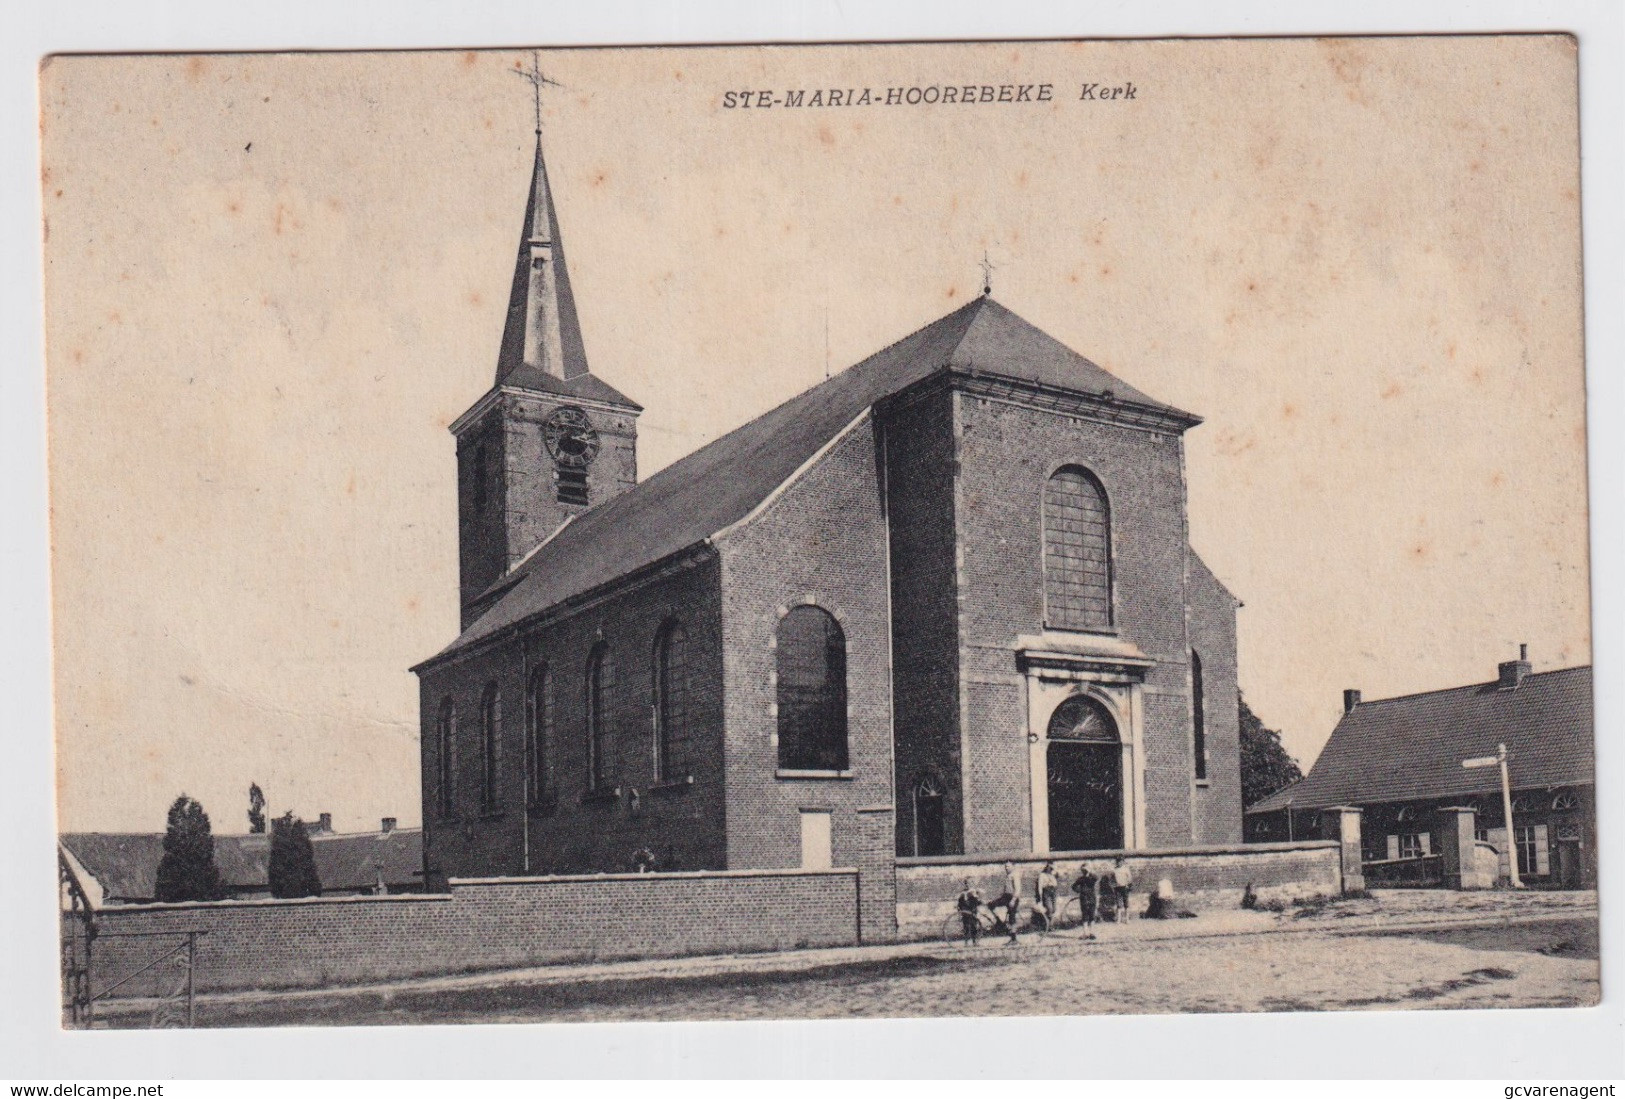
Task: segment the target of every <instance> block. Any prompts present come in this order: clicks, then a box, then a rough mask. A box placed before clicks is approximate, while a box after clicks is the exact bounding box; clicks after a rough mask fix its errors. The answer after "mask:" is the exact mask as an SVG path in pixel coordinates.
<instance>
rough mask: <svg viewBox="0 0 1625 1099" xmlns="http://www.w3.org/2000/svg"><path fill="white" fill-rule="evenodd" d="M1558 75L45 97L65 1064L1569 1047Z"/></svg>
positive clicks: (100, 70) (1478, 51) (594, 78)
mask: <svg viewBox="0 0 1625 1099" xmlns="http://www.w3.org/2000/svg"><path fill="white" fill-rule="evenodd" d="M1577 64H1578V49H1577V43H1576V40H1575V38H1574V37H1572V36H1570V35H1566V34H1558V33H1527V34H1498V35H1465V36H1451V35H1441V36H1431V37H1406V36H1395V37H1324V38H1316V37H1279V38H1268V39H1263V38H1259V39H1241V38H1237V39H1199V38H1191V39H1160V40H1158V39H1146V40H1129V39H1119V40H1068V41H1050V40H1046V41H1030V40H1011V41H1005V42H1001V41H977V42H958V43H946V42H915V43H896V42H893V43H871V44H857V43H849V44H827V45H813V44H801V45H760V46H738V45H717V46H688V47H680V46H663V47H654V46H650V47H636V48H633V47H625V48H549V47H537V48H519V47H512V48H475V49H446V50H433V51H430V50H425V51H401V52H342V51H334V52H298V53H294V52H287V53H282V52H262V53H162V52H157V53H146V54H124V55H118V54H100V55H90V54H71V53H68V54H59V55H55V56H51V57H48V58H46V59H44V60H43V61H42V63H41V65H40V68H39V73H38V80H39V96H40V119H41V122H40V127H41V137H40V141H41V150H42V152H41V164H42V171H41V188H42V191H41V194H42V205H41V212H42V214H43V223H42V225H41V233H42V238H41V239H42V240H43V255H44V274H45V292H44V299H45V312H44V319H43V325H44V331H45V349H46V382H45V393H46V417H47V421H46V422H47V431H46V438H47V446H48V473H49V506H50V538H51V577H50V599H51V634H52V638H51V646H52V649H51V662H50V675H51V678H52V690H53V706H54V745H55V767H56V791H55V795H56V820H57V836H56V851H55V857H56V862H57V867H58V871H59V874H58V877H59V890H58V894H59V895H58V909H59V916H60V944H61V952H60V957H61V962H60V971H61V972H60V976H61V997H60V1005H59V1008H60V1025H61V1026H63V1027H65V1028H69V1029H72V1030H148V1029H152V1028H201V1029H207V1028H243V1027H283V1026H293V1027H314V1026H320V1027H346V1026H358V1027H378V1026H414V1025H430V1024H551V1023H620V1022H634V1021H636V1022H701V1021H714V1020H821V1019H850V1018H854V1017H858V1018H875V1019H898V1018H930V1017H990V1016H1000V1017H1014V1016H1037V1017H1053V1016H1096V1015H1106V1016H1111V1015H1190V1014H1214V1013H1220V1014H1237V1013H1239V1014H1251V1013H1269V1012H1286V1013H1298V1012H1328V1013H1339V1012H1341V1013H1352V1012H1373V1011H1405V1012H1435V1011H1443V1010H1456V1009H1534V1008H1545V1009H1567V1010H1578V1009H1585V1008H1590V1007H1593V1006H1595V1005H1596V1004H1598V1002H1599V1000H1600V998H1601V995H1602V986H1601V981H1600V976H1599V974H1600V968H1599V967H1600V964H1601V961H1600V953H1601V952H1600V949H1599V940H1600V938H1601V936H1600V935H1599V906H1598V893H1597V889H1598V884H1599V869H1598V867H1599V845H1600V844H1601V843H1602V840H1601V837H1600V836H1599V829H1598V823H1597V822H1598V803H1599V788H1598V778H1597V764H1596V757H1595V748H1594V746H1595V742H1596V741H1595V722H1594V717H1593V697H1594V694H1593V690H1594V684H1593V676H1592V667H1591V665H1592V632H1591V630H1592V622H1591V564H1590V549H1589V542H1588V538H1589V527H1588V514H1589V511H1588V498H1587V492H1588V482H1587V420H1586V410H1587V406H1586V361H1585V351H1584V348H1585V343H1584V330H1583V323H1582V322H1583V312H1582V289H1583V280H1582V266H1581V205H1580V168H1581V159H1580V140H1579V137H1580V129H1579V117H1580V112H1579V106H1580V105H1579V100H1578V94H1577ZM1514 85H1515V94H1513V92H1514ZM1610 945H1611V946H1617V941H1614V942H1611V944H1610Z"/></svg>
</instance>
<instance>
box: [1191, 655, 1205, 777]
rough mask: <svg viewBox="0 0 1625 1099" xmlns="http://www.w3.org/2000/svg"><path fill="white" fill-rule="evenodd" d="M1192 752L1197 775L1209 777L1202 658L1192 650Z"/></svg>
mask: <svg viewBox="0 0 1625 1099" xmlns="http://www.w3.org/2000/svg"><path fill="white" fill-rule="evenodd" d="M1191 753H1192V756H1193V757H1194V759H1195V761H1196V777H1197V778H1198V779H1206V778H1207V696H1206V692H1205V691H1204V690H1203V688H1202V658H1201V657H1200V656H1198V655H1197V654H1196V650H1195V649H1192V650H1191Z"/></svg>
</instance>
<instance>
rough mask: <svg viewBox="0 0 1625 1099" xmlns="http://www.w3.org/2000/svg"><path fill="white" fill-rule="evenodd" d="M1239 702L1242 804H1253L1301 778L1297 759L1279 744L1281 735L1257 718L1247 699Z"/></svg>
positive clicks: (1238, 696) (1239, 697) (1301, 773)
mask: <svg viewBox="0 0 1625 1099" xmlns="http://www.w3.org/2000/svg"><path fill="white" fill-rule="evenodd" d="M1237 698H1238V699H1239V700H1240V703H1241V803H1242V804H1243V805H1252V804H1254V803H1256V802H1258V801H1261V800H1263V799H1264V798H1266V797H1268V796H1269V795H1271V794H1273V793H1275V791H1277V790H1280V789H1283V788H1285V787H1287V786H1291V785H1292V784H1293V783H1294V782H1297V781H1298V780H1299V779H1301V778H1303V771H1302V769H1301V768H1299V767H1298V761H1297V760H1295V759H1293V758H1292V755H1291V753H1289V752H1288V751H1287V750H1286V748H1285V746H1284V745H1282V743H1281V734H1280V733H1279V732H1278V731H1276V730H1274V729H1271V728H1268V727H1267V726H1265V724H1264V723H1263V722H1262V721H1260V720H1259V719H1258V715H1257V714H1255V713H1253V711H1252V707H1250V706H1248V705H1247V700H1246V699H1245V698H1241V696H1240V695H1239V694H1238V695H1237Z"/></svg>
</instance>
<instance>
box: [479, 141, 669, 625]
mask: <svg viewBox="0 0 1625 1099" xmlns="http://www.w3.org/2000/svg"><path fill="white" fill-rule="evenodd" d="M641 411H642V409H641V408H640V407H639V406H638V405H637V404H635V403H634V402H632V401H631V400H628V399H627V398H626V397H625V396H623V395H622V394H621V393H619V392H617V391H616V390H615V389H614V387H612V386H610V385H608V384H606V383H605V382H603V381H602V380H600V379H598V378H596V377H594V376H593V374H592V372H591V371H590V370H589V369H588V366H587V353H586V349H585V347H584V346H583V345H582V342H581V326H580V323H579V322H578V320H577V319H576V306H575V298H574V296H573V295H572V294H571V291H570V273H569V269H568V268H567V267H566V266H565V262H564V242H563V240H562V239H561V238H560V234H559V222H558V215H557V214H556V213H555V212H554V209H553V194H552V190H551V188H550V187H549V186H548V181H547V167H546V165H544V164H543V163H542V131H541V125H540V112H539V110H538V124H537V127H536V163H535V167H534V168H533V169H532V174H531V181H530V196H529V199H528V201H527V203H526V205H525V222H524V226H523V228H522V229H521V232H520V237H519V254H518V256H517V258H516V260H515V262H514V272H513V288H512V290H511V292H510V293H509V296H508V318H507V324H506V326H505V327H504V329H503V332H502V346H501V349H500V350H499V351H498V353H497V368H496V382H495V384H494V385H493V386H492V387H491V389H490V390H488V391H487V392H486V393H485V395H484V396H482V397H481V398H480V399H479V400H478V401H476V402H474V405H473V407H471V408H470V409H469V410H468V411H467V412H465V413H463V415H462V416H460V417H458V419H457V421H456V422H455V423H453V424H452V425H451V432H452V434H453V435H454V436H456V438H457V497H458V516H457V532H458V548H459V576H460V589H461V593H462V624H463V625H464V626H465V627H466V626H467V625H468V624H469V623H470V622H472V621H473V620H474V619H475V618H477V617H478V616H479V614H480V613H481V612H482V611H483V610H484V608H485V606H486V605H487V603H488V602H489V600H487V599H484V598H482V596H487V595H490V594H495V593H494V592H492V591H491V589H493V588H498V589H500V587H501V584H500V581H501V580H502V579H503V578H504V577H505V576H506V575H507V574H508V573H509V571H510V570H511V569H513V567H514V566H515V565H517V564H519V562H521V561H523V560H524V559H525V558H526V557H527V556H528V555H529V554H530V553H531V551H533V550H534V549H535V548H536V547H537V546H539V545H541V544H542V543H543V542H544V541H546V540H547V539H548V538H549V537H551V536H552V535H553V533H554V532H555V531H557V530H558V529H559V527H561V526H563V525H564V524H565V523H567V522H569V521H570V520H571V519H572V518H573V517H575V516H576V515H579V514H581V513H582V512H584V511H586V510H588V509H589V508H592V507H594V506H596V505H598V504H601V503H603V502H604V501H605V500H608V499H610V498H611V497H613V496H616V495H618V494H619V493H621V492H624V491H625V490H626V489H628V488H630V487H631V486H632V485H634V484H636V483H637V477H638V472H637V469H638V467H637V416H638V413H639V412H641Z"/></svg>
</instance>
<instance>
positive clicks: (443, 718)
mask: <svg viewBox="0 0 1625 1099" xmlns="http://www.w3.org/2000/svg"><path fill="white" fill-rule="evenodd" d="M456 745H457V705H456V703H454V702H452V700H451V699H449V698H448V699H445V700H444V701H442V702H441V703H440V719H439V720H438V721H437V722H435V786H436V789H435V796H436V798H437V800H438V802H439V805H440V815H441V816H442V817H449V816H451V815H452V814H453V813H454V812H456V810H457V797H456V760H455V756H454V755H453V753H454V752H456V750H457V748H456Z"/></svg>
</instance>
